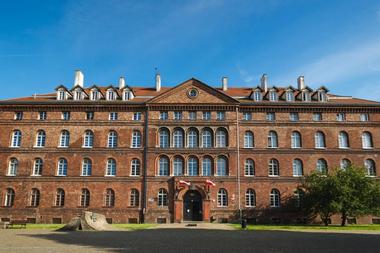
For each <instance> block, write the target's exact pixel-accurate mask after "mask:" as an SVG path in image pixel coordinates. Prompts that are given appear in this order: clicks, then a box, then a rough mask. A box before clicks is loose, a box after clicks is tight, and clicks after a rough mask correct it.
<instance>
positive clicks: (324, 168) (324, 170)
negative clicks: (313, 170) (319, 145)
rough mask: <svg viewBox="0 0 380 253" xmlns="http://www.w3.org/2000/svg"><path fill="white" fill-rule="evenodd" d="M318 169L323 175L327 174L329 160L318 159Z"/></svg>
mask: <svg viewBox="0 0 380 253" xmlns="http://www.w3.org/2000/svg"><path fill="white" fill-rule="evenodd" d="M317 171H318V172H319V173H322V174H323V175H326V174H327V172H328V168H327V162H326V160H325V159H318V161H317Z"/></svg>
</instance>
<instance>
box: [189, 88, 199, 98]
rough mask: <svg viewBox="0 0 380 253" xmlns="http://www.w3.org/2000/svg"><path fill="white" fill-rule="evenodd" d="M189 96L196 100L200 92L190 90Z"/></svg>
mask: <svg viewBox="0 0 380 253" xmlns="http://www.w3.org/2000/svg"><path fill="white" fill-rule="evenodd" d="M188 95H189V97H190V98H195V97H196V96H198V90H197V89H194V88H193V89H190V90H189V92H188Z"/></svg>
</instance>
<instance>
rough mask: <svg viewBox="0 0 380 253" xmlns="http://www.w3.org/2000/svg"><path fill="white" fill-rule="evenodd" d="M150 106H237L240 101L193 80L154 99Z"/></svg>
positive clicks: (150, 101)
mask: <svg viewBox="0 0 380 253" xmlns="http://www.w3.org/2000/svg"><path fill="white" fill-rule="evenodd" d="M148 103H150V104H194V103H196V104H227V103H228V104H237V103H238V101H237V100H235V99H233V98H232V97H230V96H228V95H226V94H224V93H223V92H221V91H218V90H217V89H214V88H212V87H211V86H208V85H207V84H205V83H203V82H201V81H199V80H197V79H195V78H192V79H189V80H187V81H185V82H183V83H181V84H179V85H177V86H175V87H173V88H171V89H169V90H168V91H166V92H164V93H162V94H160V95H158V96H157V97H154V98H152V99H151V100H149V101H148Z"/></svg>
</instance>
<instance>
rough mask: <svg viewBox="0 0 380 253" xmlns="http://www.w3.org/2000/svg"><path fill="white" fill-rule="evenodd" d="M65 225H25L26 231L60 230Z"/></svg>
mask: <svg viewBox="0 0 380 253" xmlns="http://www.w3.org/2000/svg"><path fill="white" fill-rule="evenodd" d="M64 225H65V224H29V223H28V224H26V228H27V229H50V230H56V229H59V228H62V227H63V226H64Z"/></svg>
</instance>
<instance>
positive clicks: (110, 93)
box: [107, 90, 116, 100]
mask: <svg viewBox="0 0 380 253" xmlns="http://www.w3.org/2000/svg"><path fill="white" fill-rule="evenodd" d="M107 100H116V93H115V92H114V91H113V90H107Z"/></svg>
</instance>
